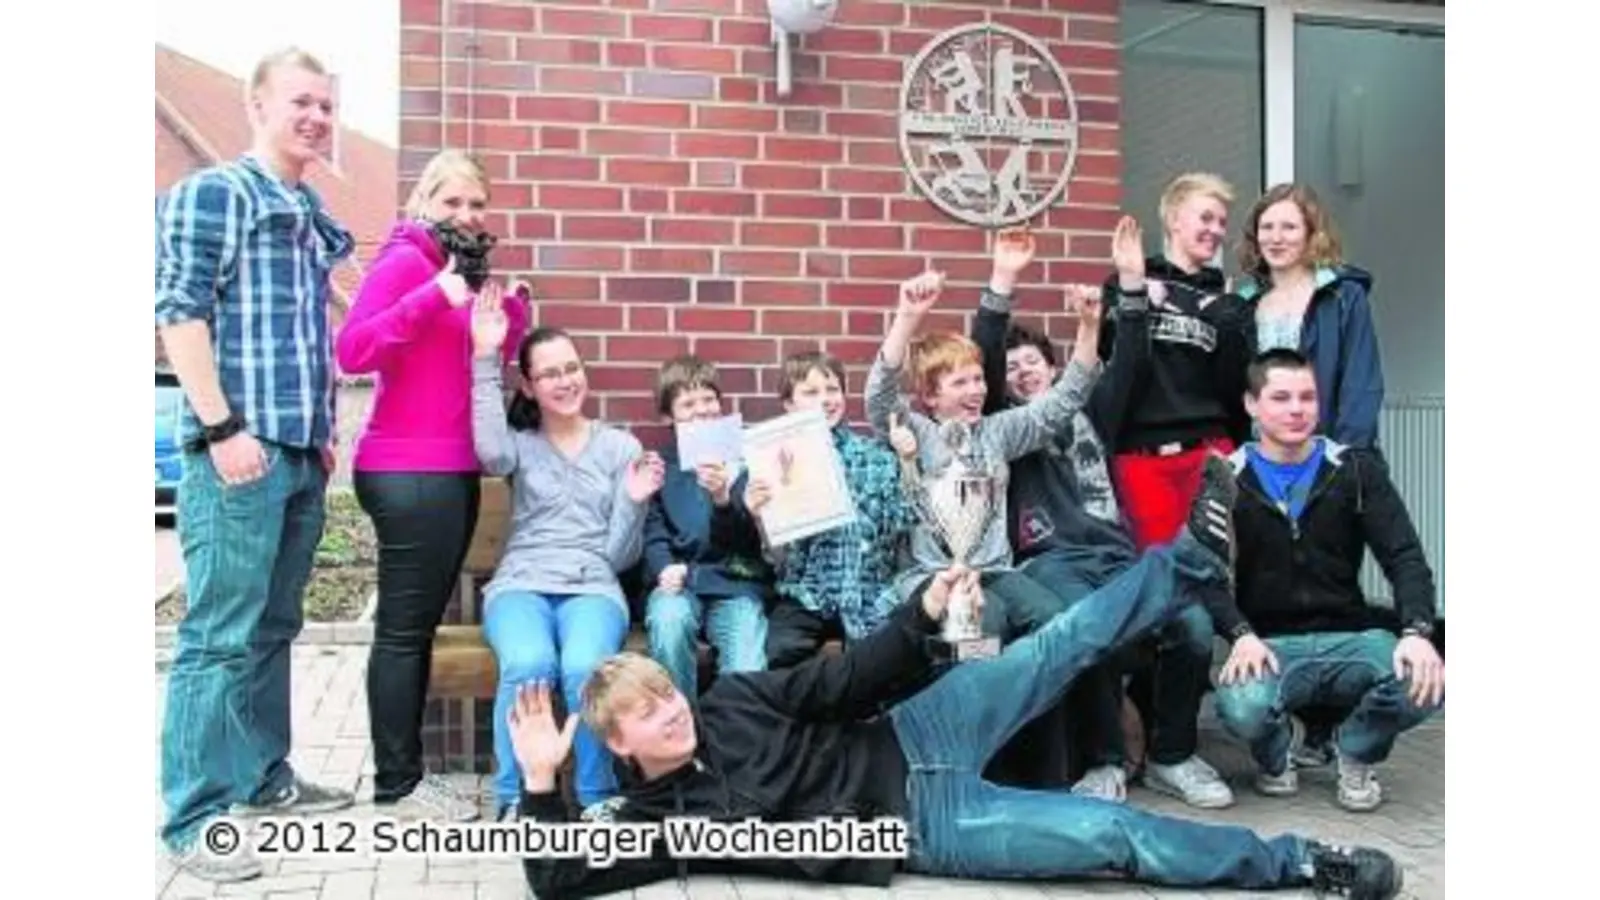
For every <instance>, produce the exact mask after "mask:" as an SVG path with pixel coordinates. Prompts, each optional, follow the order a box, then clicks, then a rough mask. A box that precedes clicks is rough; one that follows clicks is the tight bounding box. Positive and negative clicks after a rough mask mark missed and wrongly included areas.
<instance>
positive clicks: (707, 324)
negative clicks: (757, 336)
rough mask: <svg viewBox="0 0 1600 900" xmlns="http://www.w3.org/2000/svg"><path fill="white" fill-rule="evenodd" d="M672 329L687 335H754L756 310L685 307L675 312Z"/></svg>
mask: <svg viewBox="0 0 1600 900" xmlns="http://www.w3.org/2000/svg"><path fill="white" fill-rule="evenodd" d="M672 329H673V331H675V332H683V333H687V334H698V333H706V332H710V333H714V334H754V333H755V332H756V313H755V310H749V309H737V308H733V307H728V308H723V309H701V308H697V307H693V306H684V307H679V308H678V309H676V310H674V311H673V313H672ZM724 389H726V388H724Z"/></svg>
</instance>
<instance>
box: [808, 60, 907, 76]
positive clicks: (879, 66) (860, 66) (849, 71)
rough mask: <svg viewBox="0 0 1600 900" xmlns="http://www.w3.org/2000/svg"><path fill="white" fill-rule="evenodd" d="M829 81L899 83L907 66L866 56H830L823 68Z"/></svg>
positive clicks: (824, 74)
mask: <svg viewBox="0 0 1600 900" xmlns="http://www.w3.org/2000/svg"><path fill="white" fill-rule="evenodd" d="M823 77H825V78H827V79H828V80H829V81H883V82H898V81H900V80H901V79H902V78H903V77H905V64H904V63H903V62H902V61H900V60H898V59H874V58H871V57H866V56H829V57H826V62H825V63H824V66H823Z"/></svg>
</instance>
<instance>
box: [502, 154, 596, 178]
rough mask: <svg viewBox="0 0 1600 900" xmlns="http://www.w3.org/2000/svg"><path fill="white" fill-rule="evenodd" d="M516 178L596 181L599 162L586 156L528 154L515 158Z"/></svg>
mask: <svg viewBox="0 0 1600 900" xmlns="http://www.w3.org/2000/svg"><path fill="white" fill-rule="evenodd" d="M517 177H518V178H520V179H526V180H529V181H596V180H598V179H599V178H600V161H599V160H598V159H594V158H592V157H588V156H557V155H555V154H553V153H529V154H521V155H519V156H518V157H517Z"/></svg>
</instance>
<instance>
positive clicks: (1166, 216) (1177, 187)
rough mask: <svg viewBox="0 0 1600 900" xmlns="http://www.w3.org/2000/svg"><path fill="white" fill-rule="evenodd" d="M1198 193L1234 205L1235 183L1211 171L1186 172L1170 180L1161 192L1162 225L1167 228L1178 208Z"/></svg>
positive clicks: (1160, 210) (1224, 203) (1224, 204)
mask: <svg viewBox="0 0 1600 900" xmlns="http://www.w3.org/2000/svg"><path fill="white" fill-rule="evenodd" d="M1196 194H1199V195H1201V196H1204V197H1215V198H1216V199H1217V200H1218V201H1220V202H1221V203H1222V205H1223V206H1232V205H1233V185H1231V184H1229V183H1228V182H1227V181H1225V180H1224V179H1223V178H1222V176H1220V175H1212V174H1211V173H1209V172H1185V173H1184V174H1182V175H1179V176H1178V177H1177V178H1174V179H1172V181H1170V182H1168V183H1167V187H1166V190H1164V191H1162V192H1161V204H1160V207H1159V210H1158V211H1159V212H1160V214H1161V227H1162V228H1166V227H1167V223H1168V221H1170V220H1171V217H1172V216H1173V214H1174V213H1176V212H1177V211H1178V208H1179V207H1181V206H1183V204H1184V203H1186V202H1188V200H1189V198H1190V197H1193V196H1194V195H1196Z"/></svg>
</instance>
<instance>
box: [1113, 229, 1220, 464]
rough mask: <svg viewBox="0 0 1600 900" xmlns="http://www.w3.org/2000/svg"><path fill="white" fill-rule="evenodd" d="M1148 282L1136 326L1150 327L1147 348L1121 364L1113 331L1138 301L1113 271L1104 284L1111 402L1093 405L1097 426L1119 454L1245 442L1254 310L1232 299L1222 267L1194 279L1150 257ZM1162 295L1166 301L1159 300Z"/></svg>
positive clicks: (1147, 270) (1146, 274)
mask: <svg viewBox="0 0 1600 900" xmlns="http://www.w3.org/2000/svg"><path fill="white" fill-rule="evenodd" d="M1145 285H1146V287H1145V290H1146V292H1147V294H1148V295H1149V300H1148V302H1149V306H1150V309H1149V312H1148V314H1147V318H1148V322H1144V321H1141V322H1140V323H1139V327H1141V328H1146V327H1147V328H1148V331H1149V351H1148V353H1145V354H1143V355H1142V356H1141V357H1139V358H1138V359H1133V358H1122V359H1119V358H1118V356H1119V354H1118V353H1114V352H1113V348H1114V347H1117V346H1120V345H1119V342H1118V340H1117V332H1118V329H1119V328H1121V327H1123V326H1122V325H1121V320H1122V319H1123V318H1124V312H1123V310H1124V308H1125V307H1126V306H1127V305H1128V304H1127V301H1128V300H1130V299H1133V298H1131V297H1124V296H1123V294H1122V289H1121V287H1120V285H1119V283H1118V279H1117V276H1116V275H1112V276H1111V277H1110V278H1108V279H1106V282H1105V285H1104V297H1105V303H1104V307H1103V313H1102V315H1103V316H1104V319H1105V321H1104V324H1103V325H1102V326H1101V330H1100V358H1101V359H1102V360H1105V361H1106V375H1105V383H1104V387H1103V388H1102V390H1103V391H1104V392H1105V396H1103V397H1097V398H1096V399H1095V401H1094V402H1093V403H1092V404H1091V405H1092V408H1093V409H1094V410H1095V420H1096V421H1095V426H1096V427H1097V428H1098V429H1100V433H1101V435H1102V436H1104V437H1105V439H1106V441H1107V442H1108V443H1109V444H1110V445H1111V446H1112V448H1113V452H1123V451H1128V450H1137V449H1154V448H1156V447H1159V446H1161V445H1163V444H1167V443H1170V442H1174V441H1182V442H1188V443H1197V442H1199V441H1202V440H1206V439H1210V438H1218V437H1226V438H1230V439H1231V440H1232V441H1233V442H1234V443H1235V444H1242V443H1244V442H1245V441H1246V440H1248V439H1249V437H1250V417H1249V415H1248V414H1246V413H1245V410H1244V387H1245V368H1246V367H1247V366H1248V365H1249V363H1250V340H1251V332H1250V330H1249V324H1250V308H1249V306H1248V304H1246V303H1245V301H1244V300H1243V299H1241V298H1240V297H1239V296H1237V295H1235V294H1230V293H1227V282H1226V279H1225V278H1224V277H1223V275H1222V272H1221V271H1219V270H1217V269H1213V268H1204V269H1201V270H1200V271H1198V272H1195V273H1194V274H1189V273H1187V272H1185V271H1183V270H1182V269H1180V268H1178V267H1177V266H1175V265H1173V264H1172V263H1170V262H1168V261H1167V260H1166V259H1164V258H1162V257H1159V256H1157V257H1151V258H1150V259H1148V260H1146V261H1145ZM1157 293H1160V294H1163V295H1164V296H1161V297H1160V298H1159V302H1158V298H1157V296H1156V294H1157ZM1142 315H1144V314H1142Z"/></svg>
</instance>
